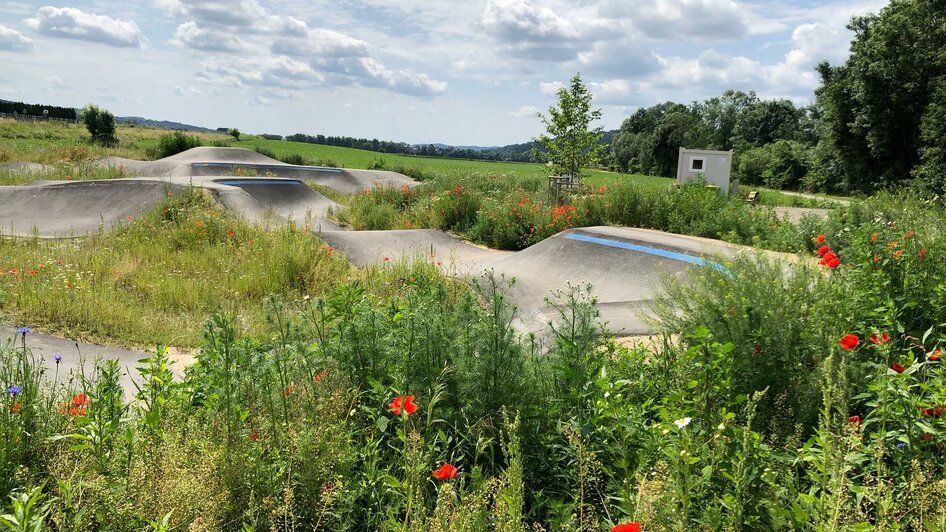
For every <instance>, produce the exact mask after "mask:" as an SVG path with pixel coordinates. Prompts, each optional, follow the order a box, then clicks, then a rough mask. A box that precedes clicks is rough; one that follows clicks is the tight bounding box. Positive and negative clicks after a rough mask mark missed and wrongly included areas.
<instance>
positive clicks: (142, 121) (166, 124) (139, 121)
mask: <svg viewBox="0 0 946 532" xmlns="http://www.w3.org/2000/svg"><path fill="white" fill-rule="evenodd" d="M115 122H116V123H119V124H136V125H139V126H149V127H159V128H162V129H176V130H181V131H199V132H202V133H216V132H217V130H215V129H210V128H206V127H200V126H192V125H190V124H182V123H180V122H171V121H168V120H151V119H150V118H143V117H140V116H116V117H115Z"/></svg>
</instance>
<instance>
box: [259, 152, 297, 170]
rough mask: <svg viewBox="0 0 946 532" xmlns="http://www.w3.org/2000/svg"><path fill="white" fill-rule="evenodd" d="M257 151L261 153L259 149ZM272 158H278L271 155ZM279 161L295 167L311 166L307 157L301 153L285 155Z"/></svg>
mask: <svg viewBox="0 0 946 532" xmlns="http://www.w3.org/2000/svg"><path fill="white" fill-rule="evenodd" d="M257 151H259V149H257ZM270 153H272V152H270ZM270 157H272V158H274V159H275V158H276V156H275V155H270ZM279 160H280V161H282V162H284V163H286V164H294V165H297V166H308V165H309V160H308V159H306V157H305V156H304V155H302V154H299V153H287V154H286V155H283V156H282V157H280V158H279Z"/></svg>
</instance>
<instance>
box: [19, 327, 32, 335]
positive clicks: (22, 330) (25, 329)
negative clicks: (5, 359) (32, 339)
mask: <svg viewBox="0 0 946 532" xmlns="http://www.w3.org/2000/svg"><path fill="white" fill-rule="evenodd" d="M31 332H33V329H30V328H29V327H17V328H16V334H24V335H25V334H26V333H31Z"/></svg>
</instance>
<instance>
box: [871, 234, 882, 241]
mask: <svg viewBox="0 0 946 532" xmlns="http://www.w3.org/2000/svg"><path fill="white" fill-rule="evenodd" d="M879 239H880V237H879V236H877V233H874V234H872V235H870V241H871V242H877V240H879Z"/></svg>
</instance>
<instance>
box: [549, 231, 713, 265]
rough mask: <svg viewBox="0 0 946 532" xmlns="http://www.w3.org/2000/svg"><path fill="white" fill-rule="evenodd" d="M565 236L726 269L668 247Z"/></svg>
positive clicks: (571, 235) (572, 234) (590, 237)
mask: <svg viewBox="0 0 946 532" xmlns="http://www.w3.org/2000/svg"><path fill="white" fill-rule="evenodd" d="M565 238H568V239H569V240H578V241H580V242H591V243H592V244H599V245H602V246H608V247H612V248H619V249H627V250H630V251H637V252H640V253H647V254H648V255H654V256H657V257H663V258H665V259H671V260H678V261H681V262H688V263H690V264H696V265H697V266H709V267H710V268H714V269H716V270H719V271H721V272H725V271H726V268H725V267H724V266H723V265H722V264H720V263H718V262H713V261H711V260H706V259H704V258H701V257H694V256H693V255H686V254H684V253H677V252H675V251H667V250H666V249H659V248H652V247H648V246H641V245H638V244H631V243H629V242H622V241H620V240H611V239H609V238H599V237H595V236H588V235H582V234H578V233H571V234H569V235H568V236H566V237H565Z"/></svg>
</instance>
